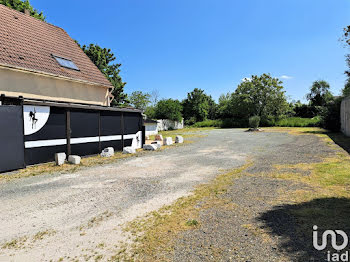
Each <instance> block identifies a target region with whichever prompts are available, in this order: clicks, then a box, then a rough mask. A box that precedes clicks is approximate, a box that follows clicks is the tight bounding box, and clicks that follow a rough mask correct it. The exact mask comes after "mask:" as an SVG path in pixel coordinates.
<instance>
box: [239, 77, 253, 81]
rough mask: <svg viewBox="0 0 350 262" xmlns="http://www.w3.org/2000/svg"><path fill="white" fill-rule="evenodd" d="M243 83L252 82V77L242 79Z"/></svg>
mask: <svg viewBox="0 0 350 262" xmlns="http://www.w3.org/2000/svg"><path fill="white" fill-rule="evenodd" d="M241 81H242V82H246V81H247V82H250V81H252V79H251V78H250V77H245V78H242V79H241Z"/></svg>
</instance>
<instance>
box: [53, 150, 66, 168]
mask: <svg viewBox="0 0 350 262" xmlns="http://www.w3.org/2000/svg"><path fill="white" fill-rule="evenodd" d="M66 157H67V156H66V153H56V154H55V162H56V165H58V166H61V165H63V164H64V161H66Z"/></svg>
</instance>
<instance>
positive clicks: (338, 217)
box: [265, 129, 350, 234]
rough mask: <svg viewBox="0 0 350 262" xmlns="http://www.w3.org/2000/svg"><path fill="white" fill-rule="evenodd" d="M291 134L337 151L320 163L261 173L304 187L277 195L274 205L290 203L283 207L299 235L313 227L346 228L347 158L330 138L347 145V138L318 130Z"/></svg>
mask: <svg viewBox="0 0 350 262" xmlns="http://www.w3.org/2000/svg"><path fill="white" fill-rule="evenodd" d="M292 132H293V133H294V134H314V135H317V136H319V137H321V138H322V139H323V140H324V141H325V143H326V144H327V145H328V146H330V147H331V148H334V149H337V150H335V151H334V155H333V156H332V157H329V158H325V159H323V161H322V162H318V163H300V164H295V165H277V166H275V170H274V171H273V172H271V173H270V174H265V175H268V176H271V177H273V178H277V179H284V180H292V181H295V183H297V184H300V183H301V184H304V185H305V188H301V189H298V190H294V191H290V192H281V197H280V198H279V200H278V204H279V205H281V204H283V203H293V204H291V206H290V207H286V210H288V212H290V214H291V215H292V216H293V217H294V218H295V220H296V221H297V226H298V227H297V230H298V232H299V233H300V234H305V232H310V231H311V230H312V229H311V228H312V225H314V224H315V225H318V226H321V227H324V228H325V229H334V228H336V229H349V228H350V220H349V219H348V218H349V217H350V156H349V154H348V153H347V152H346V151H340V150H339V147H337V146H336V144H335V143H334V142H333V141H334V138H333V139H332V136H335V135H336V136H337V137H338V139H339V140H341V141H342V143H344V144H346V145H348V146H350V138H347V137H345V136H343V135H342V134H340V133H338V134H334V133H329V132H327V131H325V130H322V129H318V130H307V131H305V130H302V129H297V130H293V131H292ZM337 227H339V228H337Z"/></svg>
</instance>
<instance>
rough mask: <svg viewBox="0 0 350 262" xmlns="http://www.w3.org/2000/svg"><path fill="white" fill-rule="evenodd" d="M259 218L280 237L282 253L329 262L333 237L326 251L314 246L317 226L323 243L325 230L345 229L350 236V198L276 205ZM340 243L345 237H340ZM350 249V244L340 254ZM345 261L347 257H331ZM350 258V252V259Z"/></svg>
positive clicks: (270, 230) (300, 260)
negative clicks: (314, 233) (314, 234)
mask: <svg viewBox="0 0 350 262" xmlns="http://www.w3.org/2000/svg"><path fill="white" fill-rule="evenodd" d="M258 220H259V221H260V222H262V223H263V228H264V229H265V230H266V231H267V232H269V234H270V235H271V236H272V237H277V238H278V239H279V241H278V242H279V243H280V245H279V249H280V251H281V252H283V253H284V254H286V255H287V256H289V257H291V260H292V261H298V262H305V261H327V251H331V252H332V253H333V252H335V253H336V251H335V250H334V249H333V248H332V245H331V241H330V238H328V244H327V247H326V248H325V250H323V251H318V250H316V249H315V248H314V247H313V242H312V234H313V226H314V225H317V227H318V231H317V232H318V237H319V242H318V243H319V244H321V242H322V241H321V237H322V234H323V232H324V231H325V230H343V231H345V232H346V233H347V235H348V236H349V237H350V199H348V198H320V199H314V200H312V201H310V202H304V203H300V204H295V205H282V206H276V207H275V208H274V209H273V210H270V211H268V212H265V213H263V214H262V215H261V216H260V217H259V218H258ZM337 240H338V243H339V244H341V243H342V238H341V237H340V236H338V239H337ZM346 251H349V253H350V249H349V245H348V246H347V247H346V248H345V249H344V250H342V251H340V253H339V254H341V253H344V252H346ZM331 261H343V260H331ZM345 261H350V254H349V260H345Z"/></svg>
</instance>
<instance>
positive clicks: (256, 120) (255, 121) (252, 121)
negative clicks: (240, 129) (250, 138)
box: [249, 116, 260, 129]
mask: <svg viewBox="0 0 350 262" xmlns="http://www.w3.org/2000/svg"><path fill="white" fill-rule="evenodd" d="M259 124H260V116H252V117H249V127H250V128H255V129H257V128H258V127H259Z"/></svg>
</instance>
